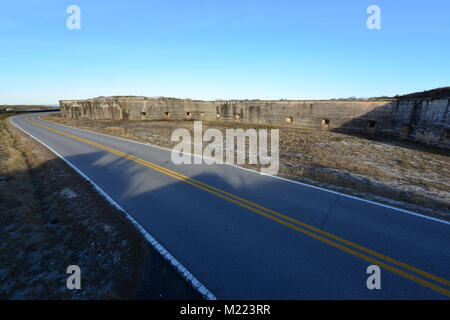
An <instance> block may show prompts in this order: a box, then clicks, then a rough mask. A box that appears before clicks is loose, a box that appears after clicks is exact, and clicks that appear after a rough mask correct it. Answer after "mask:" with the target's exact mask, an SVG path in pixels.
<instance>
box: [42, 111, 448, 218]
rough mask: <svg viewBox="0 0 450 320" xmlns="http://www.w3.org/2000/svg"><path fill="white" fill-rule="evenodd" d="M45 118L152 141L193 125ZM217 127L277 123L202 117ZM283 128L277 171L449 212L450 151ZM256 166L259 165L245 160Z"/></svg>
mask: <svg viewBox="0 0 450 320" xmlns="http://www.w3.org/2000/svg"><path fill="white" fill-rule="evenodd" d="M43 118H44V119H48V120H50V121H55V122H59V123H62V124H65V125H70V126H75V127H79V128H84V129H88V130H93V131H97V132H102V133H107V134H111V135H116V136H121V137H125V138H129V139H134V140H138V141H144V142H148V143H151V144H155V145H159V146H163V147H168V148H171V147H173V146H174V145H175V144H176V143H174V142H172V141H170V137H171V134H172V132H173V130H175V129H176V128H186V129H188V130H190V131H191V132H192V131H193V122H192V121H183V120H177V121H171V120H161V121H111V120H88V119H79V120H74V119H65V118H61V117H59V116H57V115H52V116H45V117H43ZM211 127H214V128H217V129H219V130H221V131H222V132H223V133H225V130H226V129H227V128H237V127H239V128H243V129H247V128H256V129H258V128H276V127H274V126H267V125H261V124H259V125H257V124H246V123H231V122H205V121H204V122H203V130H206V129H208V128H211ZM279 129H280V170H279V175H280V176H283V177H287V178H289V179H293V180H299V181H304V182H308V183H311V184H315V185H319V186H323V187H327V188H331V189H334V190H337V191H340V192H344V193H348V194H352V195H357V196H361V197H364V198H367V199H371V200H375V201H380V202H384V203H387V204H391V205H395V206H399V207H403V208H406V209H411V210H415V211H419V212H422V213H424V214H428V215H434V216H439V217H441V218H445V219H449V217H450V157H449V155H450V152H449V151H448V150H442V149H434V148H429V147H425V146H422V145H419V144H415V143H411V142H405V141H400V140H393V139H388V138H384V139H379V140H373V139H368V138H366V137H362V136H352V135H345V134H342V133H336V132H331V131H327V130H309V129H298V128H290V127H279ZM244 166H245V167H248V168H252V169H258V166H253V165H248V164H246V165H244Z"/></svg>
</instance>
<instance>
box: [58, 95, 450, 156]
mask: <svg viewBox="0 0 450 320" xmlns="http://www.w3.org/2000/svg"><path fill="white" fill-rule="evenodd" d="M449 103H450V100H449V99H420V100H382V101H380V100H369V101H353V100H350V101H348V100H342V101H337V100H320V101H319V100H311V101H308V100H303V101H302V100H296V101H293V100H277V101H262V100H230V101H199V100H190V99H175V98H145V97H100V98H94V99H88V100H62V101H60V106H61V113H62V116H63V117H67V118H75V119H83V118H87V119H111V120H145V119H189V120H210V121H241V122H250V123H262V124H272V125H285V126H293V127H300V128H313V129H325V130H335V131H342V132H355V133H369V134H385V135H393V136H398V137H401V138H404V139H408V140H412V141H417V142H421V143H425V144H429V145H435V146H439V147H443V148H447V149H450V113H449Z"/></svg>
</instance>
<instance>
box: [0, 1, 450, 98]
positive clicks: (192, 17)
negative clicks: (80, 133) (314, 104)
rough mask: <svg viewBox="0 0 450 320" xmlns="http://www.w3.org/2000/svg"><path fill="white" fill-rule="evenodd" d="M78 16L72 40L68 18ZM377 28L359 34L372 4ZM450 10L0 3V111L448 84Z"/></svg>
mask: <svg viewBox="0 0 450 320" xmlns="http://www.w3.org/2000/svg"><path fill="white" fill-rule="evenodd" d="M71 4H75V5H78V6H79V7H80V8H81V29H80V30H69V29H67V28H66V20H67V18H68V17H69V14H67V13H66V9H67V7H68V6H69V5H71ZM371 4H376V5H378V6H379V7H380V8H381V27H382V29H381V30H372V31H371V30H368V29H367V27H366V20H367V17H368V15H367V13H366V9H367V7H368V6H369V5H371ZM449 13H450V1H448V0H427V1H412V0H409V1H406V0H395V1H394V0H371V1H366V0H341V1H336V0H328V1H326V0H316V1H301V0H297V1H285V0H273V1H266V0H255V1H253V0H251V1H248V0H237V1H235V0H226V1H224V0H217V1H216V0H189V1H188V0H186V1H172V0H158V1H155V0H149V1H143V0H127V1H122V0H120V1H119V0H108V1H103V0H98V1H95V0H71V1H65V0H39V1H38V0H35V1H31V0H15V1H9V0H0V43H1V51H0V67H1V68H0V104H16V103H17V104H18V103H21V104H38V103H45V104H56V103H57V102H58V100H59V99H75V98H90V97H96V96H100V95H144V96H170V97H179V98H185V97H189V98H195V99H220V98H222V99H231V98H249V99H252V98H259V99H280V98H285V99H328V98H338V97H349V96H356V97H371V96H380V95H395V94H402V93H408V92H413V91H422V90H426V89H431V88H435V87H440V86H448V85H450V81H449V80H450V18H449Z"/></svg>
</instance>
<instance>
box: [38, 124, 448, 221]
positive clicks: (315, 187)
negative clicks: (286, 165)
mask: <svg viewBox="0 0 450 320" xmlns="http://www.w3.org/2000/svg"><path fill="white" fill-rule="evenodd" d="M39 120H41V121H44V122H47V123H51V124H55V125H59V126H62V127H66V128H69V129H76V130H81V131H85V132H88V133H95V134H99V135H102V136H106V137H111V138H116V139H119V140H123V141H127V142H134V143H138V144H142V145H144V146H147V147H153V148H157V149H162V150H166V151H170V152H172V150H171V149H168V148H164V147H160V146H157V145H154V144H151V143H144V142H140V141H134V140H130V139H125V138H121V137H116V136H112V135H109V134H106V133H100V132H96V131H90V130H86V129H81V128H77V127H71V126H66V125H64V124H60V123H57V122H49V121H47V120H43V119H41V116H39ZM181 153H182V154H186V155H190V156H193V157H199V158H201V156H199V155H196V154H192V153H188V152H181ZM203 158H208V157H203ZM209 159H211V158H209ZM223 164H226V165H229V166H232V167H235V168H238V169H241V170H245V171H248V172H251V173H255V174H258V175H260V176H267V177H271V178H274V179H279V180H283V181H286V182H290V183H294V184H298V185H301V186H304V187H309V188H313V189H316V190H321V191H326V192H329V193H333V194H336V195H339V196H342V197H345V198H350V199H354V200H359V201H363V202H367V203H370V204H373V205H377V206H380V207H384V208H388V209H392V210H395V211H398V212H401V213H406V214H410V215H413V216H416V217H419V218H423V219H428V220H432V221H435V222H440V223H444V224H447V225H450V222H449V221H445V220H442V219H439V218H435V217H430V216H426V215H423V214H421V213H417V212H413V211H409V210H406V209H402V208H397V207H393V206H390V205H387V204H383V203H379V202H375V201H371V200H367V199H363V198H359V197H356V196H352V195H349V194H345V193H341V192H338V191H334V190H329V189H325V188H322V187H317V186H314V185H311V184H307V183H304V182H300V181H295V180H290V179H286V178H283V177H279V176H274V175H271V174H267V173H262V172H258V171H255V170H252V169H247V168H243V167H240V166H238V165H235V164H233V163H228V162H224V163H223Z"/></svg>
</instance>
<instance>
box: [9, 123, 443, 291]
mask: <svg viewBox="0 0 450 320" xmlns="http://www.w3.org/2000/svg"><path fill="white" fill-rule="evenodd" d="M39 116H40V114H30V115H19V116H15V117H13V118H12V119H11V122H12V123H13V124H15V125H16V126H18V127H20V128H21V129H23V130H24V131H26V132H27V133H29V134H31V135H32V136H34V137H35V138H37V139H39V140H41V141H42V142H43V143H45V144H46V145H47V146H49V147H50V148H52V149H53V150H55V151H56V152H57V153H59V154H60V155H61V156H63V157H64V158H65V159H67V160H68V161H70V162H71V163H72V164H73V165H74V166H76V167H77V168H78V169H79V170H80V171H82V172H83V173H84V174H85V175H86V176H88V177H89V178H90V179H92V180H93V181H94V182H95V183H96V184H97V185H98V186H99V187H100V188H102V189H103V190H104V191H105V192H106V193H107V194H108V195H109V196H110V197H111V198H112V199H114V200H115V201H116V202H117V203H118V204H119V205H120V206H121V207H122V208H124V209H125V210H126V211H127V212H128V213H129V214H130V215H131V216H132V217H133V218H134V219H135V220H136V221H137V222H138V223H139V224H140V225H141V226H142V227H143V228H144V229H145V230H147V231H148V232H149V233H150V234H151V235H152V236H153V237H154V238H155V239H156V240H157V241H158V242H159V243H160V244H161V245H162V246H164V247H165V248H166V249H167V250H168V251H169V252H170V253H171V254H172V255H173V256H174V257H175V258H176V259H177V260H178V261H179V262H181V263H182V264H183V265H184V266H185V267H186V268H187V269H188V270H189V271H190V272H191V273H192V274H193V275H194V276H195V277H196V278H197V279H198V280H199V281H200V282H201V283H202V284H203V285H204V286H205V287H206V288H207V289H208V290H210V291H211V292H212V293H213V294H214V295H215V296H216V297H217V298H218V299H349V298H351V299H353V298H357V299H358V298H361V299H390V298H397V299H416V298H432V299H448V298H449V297H450V291H449V290H450V282H449V279H450V225H449V224H448V223H446V222H442V221H438V220H433V219H429V218H424V217H421V216H417V215H414V214H411V213H407V212H403V211H400V210H396V209H394V208H390V207H386V206H381V205H377V204H374V203H370V202H367V201H363V200H360V199H355V198H352V197H347V196H343V195H340V194H337V193H333V192H328V191H325V190H321V189H318V188H313V187H310V186H306V185H302V184H298V183H292V182H289V181H285V180H282V179H277V178H274V177H270V176H263V175H260V174H258V173H254V172H250V171H247V170H242V169H239V168H236V167H234V166H230V165H212V166H211V165H181V166H180V165H174V164H173V163H172V162H171V158H170V151H168V150H164V149H161V148H157V147H152V146H147V145H143V144H139V143H136V142H132V141H126V140H123V139H118V138H114V137H111V136H106V135H101V134H97V133H94V132H88V131H84V130H79V129H76V128H69V127H66V126H62V125H58V124H54V123H50V122H47V121H43V120H41V119H39V118H38V117H39ZM26 117H28V119H29V120H31V121H29V120H27V119H26ZM111 148H112V149H111ZM168 170H171V171H168ZM74 263H76V261H74ZM374 264H375V265H379V266H381V267H382V268H381V289H380V290H369V289H368V288H367V286H366V280H367V278H368V277H369V274H367V273H366V270H367V267H368V266H370V265H374Z"/></svg>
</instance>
